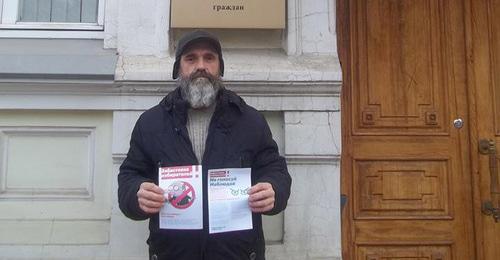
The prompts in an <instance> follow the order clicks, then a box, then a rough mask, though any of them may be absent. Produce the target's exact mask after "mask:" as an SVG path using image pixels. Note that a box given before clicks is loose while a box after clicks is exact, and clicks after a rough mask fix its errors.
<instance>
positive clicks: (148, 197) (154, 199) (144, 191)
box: [137, 182, 165, 214]
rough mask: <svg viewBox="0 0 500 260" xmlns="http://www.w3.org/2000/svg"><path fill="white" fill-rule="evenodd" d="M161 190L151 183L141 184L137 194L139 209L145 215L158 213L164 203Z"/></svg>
mask: <svg viewBox="0 0 500 260" xmlns="http://www.w3.org/2000/svg"><path fill="white" fill-rule="evenodd" d="M163 193H164V192H163V190H162V189H161V188H160V187H158V186H157V185H155V184H154V183H152V182H143V183H141V186H140V187H139V191H138V192H137V200H138V201H139V207H140V208H141V209H142V210H143V211H144V212H146V213H147V214H154V213H158V212H160V209H161V208H162V207H163V204H164V203H165V196H164V195H163Z"/></svg>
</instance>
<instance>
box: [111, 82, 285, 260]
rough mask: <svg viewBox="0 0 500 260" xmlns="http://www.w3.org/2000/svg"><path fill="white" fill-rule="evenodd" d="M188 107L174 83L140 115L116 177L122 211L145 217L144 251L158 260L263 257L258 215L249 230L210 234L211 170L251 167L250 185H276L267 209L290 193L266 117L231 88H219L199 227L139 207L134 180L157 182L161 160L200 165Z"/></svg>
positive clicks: (207, 148)
mask: <svg viewBox="0 0 500 260" xmlns="http://www.w3.org/2000/svg"><path fill="white" fill-rule="evenodd" d="M188 107H189V106H188V104H187V102H186V101H184V100H183V99H182V98H181V94H180V89H179V88H177V89H176V90H174V91H173V92H171V93H169V94H168V95H167V96H166V97H165V98H164V99H163V100H162V101H161V102H160V104H158V105H157V106H155V107H153V108H151V109H149V110H147V111H146V112H144V113H143V114H142V115H141V116H140V118H139V119H138V120H137V123H136V125H135V127H134V130H133V132H132V138H131V141H130V149H129V151H128V154H127V157H126V159H125V161H124V162H123V164H122V165H121V167H120V173H119V175H118V185H119V187H118V198H119V205H120V209H121V210H122V212H123V213H124V214H125V215H126V216H127V217H129V218H131V219H134V220H144V219H147V218H149V219H150V221H149V230H150V235H149V239H148V244H149V252H150V255H156V256H157V257H158V259H162V260H163V259H166V260H169V259H177V260H179V259H185V260H198V259H216V260H223V259H231V260H232V259H238V260H239V259H264V258H265V257H264V251H265V245H264V235H263V231H262V218H261V215H260V214H253V216H252V217H253V229H251V230H243V231H234V232H226V233H218V234H208V203H207V170H208V169H218V168H238V167H251V168H252V185H254V184H256V183H258V182H269V183H271V185H272V186H273V189H274V191H275V194H276V195H275V206H274V208H273V209H272V210H271V211H269V212H266V214H268V215H273V214H277V213H279V212H281V211H282V210H284V209H285V207H286V204H287V201H288V197H289V195H290V186H291V177H290V175H289V173H288V170H287V166H286V162H285V160H284V158H283V157H281V156H280V155H279V154H278V148H277V145H276V143H275V142H274V140H273V139H272V136H271V132H270V130H269V126H268V125H267V122H266V121H265V119H264V117H263V116H262V115H261V114H260V113H259V112H257V111H256V110H255V109H254V108H252V107H250V106H248V105H247V104H246V103H245V102H244V101H243V99H241V98H240V97H239V96H237V95H236V94H235V93H233V92H232V91H229V90H225V89H222V90H221V91H219V95H218V97H217V105H216V108H215V112H214V114H213V116H212V119H211V122H210V126H209V131H208V136H207V140H206V145H205V153H204V155H203V160H202V162H201V164H202V165H203V200H204V201H203V230H165V229H159V224H158V214H152V215H148V214H146V213H144V212H143V211H142V210H141V209H140V208H139V204H138V201H137V191H138V190H139V186H140V184H141V183H142V182H154V183H156V184H158V166H159V165H161V166H181V165H196V164H200V163H199V162H198V160H197V159H196V156H195V154H194V152H193V149H192V145H191V141H190V140H189V136H188V133H187V129H186V120H187V109H188Z"/></svg>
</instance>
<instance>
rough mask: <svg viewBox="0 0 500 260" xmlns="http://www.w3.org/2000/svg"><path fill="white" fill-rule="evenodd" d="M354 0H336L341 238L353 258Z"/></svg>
mask: <svg viewBox="0 0 500 260" xmlns="http://www.w3.org/2000/svg"><path fill="white" fill-rule="evenodd" d="M349 3H350V1H345V0H337V1H336V10H337V13H336V26H337V28H336V30H337V52H338V55H339V60H340V65H341V67H342V90H341V111H342V113H341V125H342V129H343V131H341V132H342V152H341V155H342V156H341V167H340V168H341V169H340V172H341V175H340V176H341V177H340V182H341V188H340V191H341V194H343V195H346V196H348V197H347V201H346V203H345V205H344V207H343V209H342V214H341V239H342V243H341V244H342V259H346V260H348V259H351V256H353V253H354V252H353V250H354V248H353V244H352V241H353V239H352V232H353V231H352V222H351V221H350V220H351V219H352V216H353V212H352V206H351V205H352V196H351V195H352V191H351V189H352V183H351V178H346V176H345V173H347V172H350V170H349V169H350V168H351V160H350V158H351V157H352V151H351V140H350V138H349V136H350V131H351V122H352V120H351V106H350V105H348V104H349V103H348V102H349V100H350V96H351V87H350V86H351V77H350V76H351V75H350V73H349V71H350V69H349V68H350V67H351V60H350V57H351V55H350V52H351V41H350V36H349V34H350V19H351V17H350V10H349V9H350V7H349Z"/></svg>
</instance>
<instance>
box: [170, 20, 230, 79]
mask: <svg viewBox="0 0 500 260" xmlns="http://www.w3.org/2000/svg"><path fill="white" fill-rule="evenodd" d="M198 42H207V43H208V44H210V45H211V46H212V47H213V48H214V50H215V51H216V52H217V54H219V63H220V75H221V76H224V60H223V59H222V50H221V46H220V42H219V39H217V37H216V36H215V35H213V34H211V33H209V32H206V31H202V30H196V31H192V32H189V33H186V34H184V35H183V36H182V38H181V39H180V40H179V42H178V43H177V49H176V50H175V63H174V69H173V71H172V78H173V79H176V78H177V76H178V75H179V67H180V63H181V56H182V54H184V52H185V51H186V50H187V49H188V48H189V47H190V46H191V45H193V44H195V43H198Z"/></svg>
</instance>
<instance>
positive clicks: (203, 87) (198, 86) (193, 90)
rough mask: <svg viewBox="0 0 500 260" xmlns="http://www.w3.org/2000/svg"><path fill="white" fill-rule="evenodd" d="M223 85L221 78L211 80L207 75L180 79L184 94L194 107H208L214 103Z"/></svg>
mask: <svg viewBox="0 0 500 260" xmlns="http://www.w3.org/2000/svg"><path fill="white" fill-rule="evenodd" d="M221 85H222V84H221V81H220V80H218V79H217V80H214V79H212V81H211V80H210V79H208V78H205V77H198V78H194V79H190V78H187V79H186V78H185V79H183V78H181V79H180V86H181V91H182V96H183V98H184V99H185V100H187V101H188V103H189V104H190V105H191V108H194V109H199V108H207V107H209V106H211V105H212V104H214V103H215V99H216V97H217V93H218V91H219V89H220V88H221Z"/></svg>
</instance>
